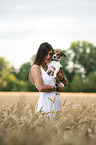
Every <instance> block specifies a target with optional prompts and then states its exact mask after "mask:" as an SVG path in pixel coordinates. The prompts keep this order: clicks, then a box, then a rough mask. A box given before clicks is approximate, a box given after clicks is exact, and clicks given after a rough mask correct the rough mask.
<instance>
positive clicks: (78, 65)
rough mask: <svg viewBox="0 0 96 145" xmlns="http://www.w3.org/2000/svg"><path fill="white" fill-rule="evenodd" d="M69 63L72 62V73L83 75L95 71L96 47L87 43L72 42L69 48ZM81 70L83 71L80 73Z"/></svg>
mask: <svg viewBox="0 0 96 145" xmlns="http://www.w3.org/2000/svg"><path fill="white" fill-rule="evenodd" d="M69 50H70V52H71V57H70V58H71V61H72V62H73V68H72V71H73V72H74V73H77V72H78V73H81V74H85V75H86V76H87V75H88V74H89V73H90V72H94V71H95V67H96V47H95V46H93V45H92V44H91V43H89V42H87V41H82V42H80V41H78V42H73V43H72V44H71V46H70V48H69ZM82 70H83V71H82Z"/></svg>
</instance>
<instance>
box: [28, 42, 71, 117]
mask: <svg viewBox="0 0 96 145" xmlns="http://www.w3.org/2000/svg"><path fill="white" fill-rule="evenodd" d="M52 55H53V48H52V46H51V45H50V44H49V43H47V42H46V43H42V44H41V45H40V47H39V49H38V51H37V54H36V57H35V60H34V63H33V65H32V67H31V70H30V73H29V80H30V81H31V82H32V83H33V84H35V85H36V87H37V89H38V91H39V92H40V97H39V100H38V103H37V108H36V111H37V112H38V111H39V110H40V109H41V108H42V111H43V112H46V113H47V114H48V112H50V111H52V110H56V111H58V110H60V109H61V100H60V94H58V93H57V92H61V91H63V86H61V85H60V83H58V85H55V84H56V79H54V78H53V77H52V76H49V75H48V74H47V72H46V71H47V69H48V63H49V62H50V61H51V58H52ZM58 76H61V75H58ZM62 80H63V82H64V85H65V86H67V85H68V83H67V80H66V79H64V78H62ZM52 100H54V102H53V101H52ZM48 115H49V116H50V117H51V115H52V114H50V113H49V114H48Z"/></svg>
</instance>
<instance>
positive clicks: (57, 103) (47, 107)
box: [36, 66, 61, 117]
mask: <svg viewBox="0 0 96 145" xmlns="http://www.w3.org/2000/svg"><path fill="white" fill-rule="evenodd" d="M41 72H42V79H43V83H44V84H46V85H50V86H55V83H56V79H54V78H53V77H52V76H49V75H48V74H47V72H46V71H44V69H43V68H42V66H41ZM39 93H40V97H39V99H38V103H37V107H36V112H38V111H39V110H40V109H41V108H42V111H43V112H46V113H48V112H50V111H53V110H56V111H59V110H60V109H61V99H60V94H59V93H57V92H48V93H47V92H39ZM52 100H54V101H52ZM48 116H49V117H52V114H51V113H48Z"/></svg>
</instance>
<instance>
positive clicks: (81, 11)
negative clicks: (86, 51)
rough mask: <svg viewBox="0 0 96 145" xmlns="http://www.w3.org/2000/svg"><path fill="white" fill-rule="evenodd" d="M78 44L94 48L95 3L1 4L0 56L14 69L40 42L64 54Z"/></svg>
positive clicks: (14, 0) (31, 0) (0, 0)
mask: <svg viewBox="0 0 96 145" xmlns="http://www.w3.org/2000/svg"><path fill="white" fill-rule="evenodd" d="M78 40H80V41H83V40H86V41H88V42H91V43H92V44H93V45H96V0H0V56H2V57H4V58H5V59H6V60H7V61H9V62H10V63H11V65H13V66H14V67H15V68H19V67H20V66H21V65H22V64H23V63H25V62H28V61H30V58H31V57H32V56H33V54H36V52H37V49H38V47H39V45H40V44H41V43H43V42H48V43H50V44H51V45H52V46H53V48H60V49H62V50H66V49H68V48H69V47H70V45H71V43H72V42H73V41H78Z"/></svg>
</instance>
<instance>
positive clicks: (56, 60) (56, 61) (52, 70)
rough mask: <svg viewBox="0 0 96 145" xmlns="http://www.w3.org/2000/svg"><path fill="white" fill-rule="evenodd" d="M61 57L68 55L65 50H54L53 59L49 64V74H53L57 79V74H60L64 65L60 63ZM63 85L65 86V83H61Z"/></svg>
mask: <svg viewBox="0 0 96 145" xmlns="http://www.w3.org/2000/svg"><path fill="white" fill-rule="evenodd" d="M61 57H66V55H65V54H64V53H63V52H60V51H57V50H54V51H53V57H52V60H51V62H50V63H49V64H48V70H47V74H48V75H50V76H53V77H54V78H56V79H57V74H58V72H59V70H60V68H62V65H61V64H60V58H61ZM60 83H61V82H60ZM61 85H63V87H64V84H63V83H61Z"/></svg>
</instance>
